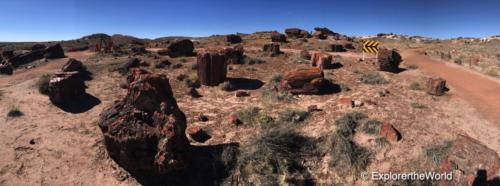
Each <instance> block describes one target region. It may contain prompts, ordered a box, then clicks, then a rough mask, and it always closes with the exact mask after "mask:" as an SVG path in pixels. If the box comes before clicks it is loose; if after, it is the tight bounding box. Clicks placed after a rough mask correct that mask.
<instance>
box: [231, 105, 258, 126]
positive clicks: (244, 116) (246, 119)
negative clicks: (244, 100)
mask: <svg viewBox="0 0 500 186" xmlns="http://www.w3.org/2000/svg"><path fill="white" fill-rule="evenodd" d="M260 110H261V109H260V108H259V107H256V106H249V107H247V108H244V109H241V110H239V111H237V112H236V117H238V119H240V120H241V121H242V122H243V123H252V124H253V123H256V121H257V118H258V115H259V112H260Z"/></svg>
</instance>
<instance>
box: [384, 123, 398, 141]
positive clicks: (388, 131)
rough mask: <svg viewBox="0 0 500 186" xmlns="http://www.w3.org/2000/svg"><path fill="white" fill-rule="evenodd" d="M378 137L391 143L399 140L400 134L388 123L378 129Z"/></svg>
mask: <svg viewBox="0 0 500 186" xmlns="http://www.w3.org/2000/svg"><path fill="white" fill-rule="evenodd" d="M380 136H382V137H385V138H386V139H387V140H389V141H393V142H396V141H399V140H401V134H400V133H399V131H398V130H396V129H395V128H394V126H392V125H391V124H389V123H384V124H382V126H381V127H380Z"/></svg>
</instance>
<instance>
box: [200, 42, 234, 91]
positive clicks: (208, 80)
mask: <svg viewBox="0 0 500 186" xmlns="http://www.w3.org/2000/svg"><path fill="white" fill-rule="evenodd" d="M226 60H227V50H226V49H223V48H222V49H221V48H211V49H205V50H201V51H199V52H198V56H197V64H198V79H199V80H200V82H201V84H202V85H206V86H217V85H219V84H220V83H222V82H224V81H225V80H226V76H227V63H226Z"/></svg>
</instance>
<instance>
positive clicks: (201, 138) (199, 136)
mask: <svg viewBox="0 0 500 186" xmlns="http://www.w3.org/2000/svg"><path fill="white" fill-rule="evenodd" d="M187 133H188V135H189V137H191V139H193V140H194V141H196V142H200V143H203V142H205V141H207V140H209V139H210V138H211V136H210V135H208V133H207V132H206V131H204V130H203V129H202V128H201V127H198V126H194V127H189V128H188V129H187Z"/></svg>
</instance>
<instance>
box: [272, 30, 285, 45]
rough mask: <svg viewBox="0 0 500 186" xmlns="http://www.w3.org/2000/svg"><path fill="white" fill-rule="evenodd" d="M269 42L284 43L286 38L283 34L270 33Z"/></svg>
mask: <svg viewBox="0 0 500 186" xmlns="http://www.w3.org/2000/svg"><path fill="white" fill-rule="evenodd" d="M271 41H272V42H282V43H284V42H286V36H285V34H282V33H279V32H273V33H271Z"/></svg>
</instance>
